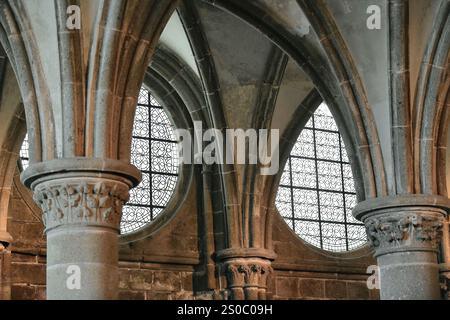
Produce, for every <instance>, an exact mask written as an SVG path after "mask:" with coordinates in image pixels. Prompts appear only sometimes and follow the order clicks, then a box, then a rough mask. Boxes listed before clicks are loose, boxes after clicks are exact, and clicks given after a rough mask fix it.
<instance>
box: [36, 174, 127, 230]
mask: <svg viewBox="0 0 450 320" xmlns="http://www.w3.org/2000/svg"><path fill="white" fill-rule="evenodd" d="M129 188H130V187H129V185H127V184H126V183H124V182H121V181H118V180H113V179H106V178H94V177H91V178H84V177H83V178H60V179H55V180H49V181H45V182H42V183H40V184H38V185H37V186H36V187H35V189H34V196H33V198H34V200H35V201H36V203H37V204H38V205H39V206H40V207H41V209H42V211H43V222H44V224H45V226H46V231H48V230H50V229H53V228H56V227H58V226H61V225H69V224H71V225H73V224H83V225H95V226H102V227H109V228H113V229H116V230H118V229H119V227H120V219H121V215H122V206H123V205H124V204H125V203H126V202H127V201H128V198H129Z"/></svg>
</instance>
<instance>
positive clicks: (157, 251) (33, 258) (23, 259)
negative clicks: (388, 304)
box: [2, 177, 378, 300]
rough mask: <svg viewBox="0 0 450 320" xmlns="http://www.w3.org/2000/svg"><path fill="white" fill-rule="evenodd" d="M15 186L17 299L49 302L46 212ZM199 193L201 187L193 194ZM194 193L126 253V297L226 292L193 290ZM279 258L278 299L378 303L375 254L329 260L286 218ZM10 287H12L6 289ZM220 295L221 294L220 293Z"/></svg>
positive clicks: (12, 220)
mask: <svg viewBox="0 0 450 320" xmlns="http://www.w3.org/2000/svg"><path fill="white" fill-rule="evenodd" d="M15 181H16V183H15V186H14V188H13V192H12V197H11V203H10V212H9V218H8V230H9V232H10V233H11V235H12V237H13V239H14V241H13V243H12V244H11V246H10V248H9V249H10V250H11V266H10V276H9V281H8V279H6V284H9V285H10V290H11V299H27V300H28V299H33V300H35V299H45V283H46V271H45V267H46V264H45V237H44V234H43V225H42V223H41V221H40V216H39V210H38V209H37V207H35V206H34V204H33V202H32V201H31V197H30V194H29V193H27V192H28V191H27V190H26V189H24V188H23V187H22V186H20V185H18V183H20V182H18V180H17V177H16V180H15ZM194 189H195V188H194ZM195 197H196V195H195V194H192V195H189V196H188V198H187V199H186V202H185V204H184V205H183V208H181V209H180V210H179V212H177V214H176V215H174V216H173V217H172V218H171V219H169V221H166V222H165V223H163V224H162V225H161V227H160V228H159V230H156V231H154V232H153V233H151V234H149V235H147V236H146V237H145V238H144V239H141V240H137V241H132V242H130V243H128V244H127V243H122V244H121V247H120V257H121V259H120V260H121V262H120V265H119V266H120V283H119V287H120V292H119V298H120V299H148V300H151V299H164V300H165V299H205V298H206V299H212V298H213V297H216V298H218V297H221V296H223V294H224V292H223V290H221V288H219V286H220V284H219V283H220V282H219V281H218V285H217V286H218V287H217V288H216V290H212V292H208V293H205V292H201V293H200V292H194V291H195V288H196V283H195V280H194V279H195V277H196V276H195V275H196V267H197V266H198V265H199V263H200V255H199V250H198V248H199V243H198V241H199V240H198V232H199V231H198V228H197V217H196V215H195V214H192V213H193V212H196V207H195V204H196V201H195ZM273 228H274V229H273V240H274V249H275V252H276V253H277V259H276V260H275V261H274V263H273V268H274V272H273V274H272V276H271V277H270V279H269V284H268V286H269V290H268V291H269V292H268V297H269V298H270V297H271V298H273V299H377V298H378V292H377V291H370V290H368V289H367V286H366V280H367V277H368V275H367V274H366V273H365V272H366V269H367V266H368V265H371V264H374V261H373V259H372V258H371V252H370V251H368V250H365V249H363V250H359V251H356V252H355V253H352V254H345V255H341V256H339V255H325V254H324V253H323V252H322V251H320V250H317V249H314V248H312V247H310V246H308V245H307V244H305V243H303V242H302V241H301V240H300V239H298V238H297V237H296V236H295V234H294V233H293V232H292V231H291V230H290V229H289V227H288V226H287V225H286V224H285V223H284V221H283V220H282V219H281V217H279V218H277V219H275V221H274V224H273ZM2 285H3V286H5V283H3V284H2ZM214 292H215V293H216V294H214Z"/></svg>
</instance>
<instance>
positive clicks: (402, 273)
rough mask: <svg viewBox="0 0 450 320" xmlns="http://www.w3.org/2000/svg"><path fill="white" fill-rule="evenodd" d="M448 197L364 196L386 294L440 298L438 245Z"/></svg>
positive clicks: (362, 210) (362, 212) (363, 211)
mask: <svg viewBox="0 0 450 320" xmlns="http://www.w3.org/2000/svg"><path fill="white" fill-rule="evenodd" d="M449 208H450V203H449V199H448V198H445V197H441V196H431V195H430V196H428V195H404V196H395V197H385V198H376V199H371V200H367V201H364V202H362V203H360V204H358V206H356V208H355V209H354V212H353V213H354V215H355V217H356V218H357V219H359V220H361V221H363V222H364V224H365V225H366V231H367V235H368V238H369V242H370V243H371V245H372V246H373V247H374V249H375V257H376V258H377V262H378V267H379V284H380V294H381V299H384V300H425V299H440V298H441V295H440V283H439V264H438V248H439V242H440V240H441V237H442V227H443V222H444V219H445V217H446V215H447V212H448V210H449Z"/></svg>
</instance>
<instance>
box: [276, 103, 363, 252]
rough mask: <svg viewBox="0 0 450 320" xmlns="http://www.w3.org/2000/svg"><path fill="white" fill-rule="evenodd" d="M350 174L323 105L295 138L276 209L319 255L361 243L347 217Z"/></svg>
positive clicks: (351, 201)
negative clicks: (322, 252) (316, 248)
mask: <svg viewBox="0 0 450 320" xmlns="http://www.w3.org/2000/svg"><path fill="white" fill-rule="evenodd" d="M355 205H356V193H355V186H354V181H353V174H352V170H351V167H350V163H349V160H348V157H347V152H346V150H345V146H344V141H343V140H342V137H341V135H340V133H339V131H338V128H337V125H336V122H335V121H334V118H333V116H332V115H331V113H330V110H329V109H328V107H327V106H326V104H325V103H322V104H321V105H320V106H319V107H318V109H317V110H316V112H315V113H314V114H313V116H312V117H311V118H310V119H309V121H308V123H307V124H306V126H305V128H304V129H303V130H302V132H301V133H300V136H299V137H298V139H297V141H296V143H295V145H294V147H293V149H292V151H291V154H290V156H289V159H288V160H287V162H286V165H285V168H284V170H283V173H282V177H281V181H280V185H279V188H278V192H277V196H276V206H277V208H278V211H279V212H280V214H281V215H282V216H283V218H284V220H285V221H286V222H287V223H288V225H289V226H290V227H291V228H292V229H293V230H294V232H295V233H296V234H297V235H298V236H299V237H300V238H302V239H303V240H305V241H306V242H308V243H310V244H312V245H314V246H317V247H319V248H321V249H324V250H328V251H333V252H341V251H349V250H353V249H356V248H358V247H360V246H362V245H364V244H365V243H366V239H367V238H366V233H365V229H364V225H363V224H362V223H361V222H359V221H357V220H356V219H355V218H354V217H353V216H352V213H351V212H352V208H353V207H354V206H355Z"/></svg>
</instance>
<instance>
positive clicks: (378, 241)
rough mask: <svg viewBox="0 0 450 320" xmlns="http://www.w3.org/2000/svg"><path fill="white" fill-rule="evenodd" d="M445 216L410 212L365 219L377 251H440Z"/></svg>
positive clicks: (369, 235)
mask: <svg viewBox="0 0 450 320" xmlns="http://www.w3.org/2000/svg"><path fill="white" fill-rule="evenodd" d="M443 222H444V216H443V215H442V214H439V213H433V212H423V211H411V212H401V213H387V214H383V215H377V216H375V217H371V218H369V219H367V220H365V225H366V231H367V235H368V238H369V242H370V243H371V244H372V246H373V247H374V248H375V249H377V250H380V249H384V250H386V249H390V248H391V249H395V248H401V247H408V248H423V249H430V250H437V248H438V244H439V242H440V240H441V238H442V226H443Z"/></svg>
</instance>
